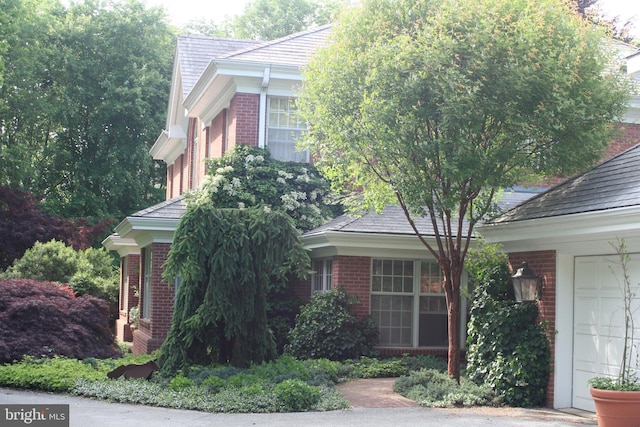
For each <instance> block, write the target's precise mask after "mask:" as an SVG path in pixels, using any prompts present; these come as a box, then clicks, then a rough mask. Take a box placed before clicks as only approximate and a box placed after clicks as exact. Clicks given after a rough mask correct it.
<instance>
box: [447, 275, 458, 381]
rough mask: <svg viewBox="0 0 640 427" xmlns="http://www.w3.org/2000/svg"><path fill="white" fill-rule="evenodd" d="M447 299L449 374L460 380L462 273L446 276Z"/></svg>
mask: <svg viewBox="0 0 640 427" xmlns="http://www.w3.org/2000/svg"><path fill="white" fill-rule="evenodd" d="M444 289H445V296H446V299H447V316H448V322H447V324H448V330H449V351H448V354H447V362H448V369H447V372H448V374H449V376H451V377H453V378H455V379H456V381H458V382H460V273H458V272H456V271H455V270H454V271H450V274H445V278H444Z"/></svg>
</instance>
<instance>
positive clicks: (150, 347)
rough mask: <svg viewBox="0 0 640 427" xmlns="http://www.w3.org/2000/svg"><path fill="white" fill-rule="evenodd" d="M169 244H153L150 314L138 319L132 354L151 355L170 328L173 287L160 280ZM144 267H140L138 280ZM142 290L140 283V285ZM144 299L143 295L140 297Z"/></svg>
mask: <svg viewBox="0 0 640 427" xmlns="http://www.w3.org/2000/svg"><path fill="white" fill-rule="evenodd" d="M170 247H171V245H170V244H169V243H153V244H152V249H153V258H152V261H153V265H152V270H151V314H150V316H149V317H150V318H149V319H140V322H139V323H140V324H139V328H138V329H137V330H136V331H135V332H134V334H133V348H132V352H133V354H142V353H151V352H152V351H154V350H156V349H158V348H160V346H161V345H162V343H163V342H164V340H165V338H166V337H167V332H169V328H170V327H171V318H172V316H173V296H174V287H173V286H169V285H168V284H167V282H165V281H163V280H162V271H163V269H162V265H163V264H164V262H165V261H166V259H167V254H168V253H169V248H170ZM142 269H144V266H143V265H141V269H140V270H139V271H141V274H140V278H141V280H144V277H143V276H144V275H143V274H142ZM139 286H140V288H139V289H142V283H140V285H139ZM142 298H143V299H144V298H145V295H142Z"/></svg>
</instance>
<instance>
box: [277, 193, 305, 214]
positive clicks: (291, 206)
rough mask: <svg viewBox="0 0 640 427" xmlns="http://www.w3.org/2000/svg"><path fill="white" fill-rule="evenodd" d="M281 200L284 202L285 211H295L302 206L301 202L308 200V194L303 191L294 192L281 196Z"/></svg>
mask: <svg viewBox="0 0 640 427" xmlns="http://www.w3.org/2000/svg"><path fill="white" fill-rule="evenodd" d="M280 200H282V207H284V209H285V210H288V211H293V210H295V209H297V208H299V207H300V206H302V203H300V200H307V193H304V192H302V191H292V192H290V193H289V194H283V195H282V196H280Z"/></svg>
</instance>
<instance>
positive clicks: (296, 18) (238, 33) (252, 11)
mask: <svg viewBox="0 0 640 427" xmlns="http://www.w3.org/2000/svg"><path fill="white" fill-rule="evenodd" d="M340 4H341V2H340V1H338V0H335V1H313V0H255V1H253V2H251V3H248V4H247V6H246V7H245V10H244V13H243V14H242V15H238V16H237V17H235V18H234V19H232V20H231V22H227V23H226V24H223V26H224V27H227V28H228V29H229V30H228V31H229V32H230V33H231V34H232V35H233V36H234V37H236V38H245V39H255V40H273V39H277V38H280V37H284V36H288V35H290V34H293V33H297V32H299V31H303V30H306V29H307V28H311V27H314V26H318V25H324V24H328V23H330V22H331V21H332V20H333V19H334V18H335V17H336V15H337V14H338V12H339V11H340ZM342 4H344V2H342Z"/></svg>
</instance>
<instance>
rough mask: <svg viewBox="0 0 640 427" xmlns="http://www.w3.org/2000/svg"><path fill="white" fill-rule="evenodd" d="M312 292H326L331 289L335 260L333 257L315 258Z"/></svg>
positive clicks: (312, 266)
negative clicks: (332, 259) (333, 260)
mask: <svg viewBox="0 0 640 427" xmlns="http://www.w3.org/2000/svg"><path fill="white" fill-rule="evenodd" d="M311 268H312V270H313V271H314V273H313V274H312V275H311V293H314V292H325V291H328V290H330V289H331V287H332V286H331V276H332V268H333V262H332V261H331V259H330V258H329V259H314V260H313V263H312V265H311Z"/></svg>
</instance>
